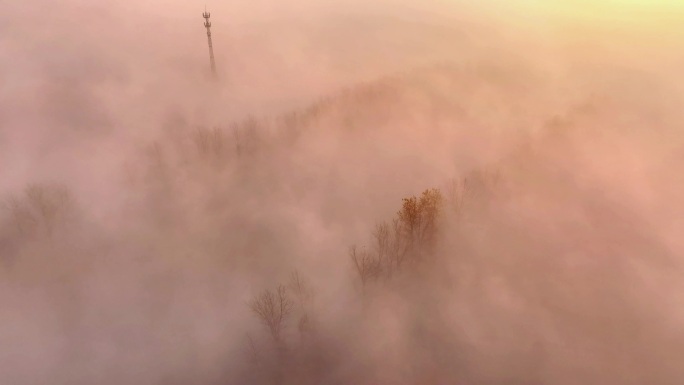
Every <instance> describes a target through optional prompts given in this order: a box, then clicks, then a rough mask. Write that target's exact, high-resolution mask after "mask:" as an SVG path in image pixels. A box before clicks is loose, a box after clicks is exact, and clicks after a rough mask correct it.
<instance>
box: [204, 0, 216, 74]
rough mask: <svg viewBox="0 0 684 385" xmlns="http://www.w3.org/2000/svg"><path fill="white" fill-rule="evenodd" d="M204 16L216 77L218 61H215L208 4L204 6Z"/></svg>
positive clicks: (210, 55) (212, 67)
mask: <svg viewBox="0 0 684 385" xmlns="http://www.w3.org/2000/svg"><path fill="white" fill-rule="evenodd" d="M202 17H204V26H205V27H206V28H207V40H208V41H209V62H210V64H211V75H212V76H214V77H216V62H215V61H214V46H213V45H212V44H211V21H209V17H211V13H209V12H207V6H206V5H205V6H204V13H203V14H202Z"/></svg>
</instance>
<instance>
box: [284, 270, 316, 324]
mask: <svg viewBox="0 0 684 385" xmlns="http://www.w3.org/2000/svg"><path fill="white" fill-rule="evenodd" d="M288 286H289V288H290V290H292V292H293V293H294V295H295V297H296V298H297V301H298V302H299V310H300V316H299V322H298V324H297V327H298V330H299V333H300V335H301V336H302V337H304V335H305V334H306V333H308V332H311V331H313V326H314V325H313V322H312V320H311V316H310V310H311V309H310V306H311V302H312V301H313V296H314V292H313V289H312V288H311V286H310V285H309V283H308V282H307V281H306V279H304V277H302V275H301V274H300V273H299V271H297V270H295V271H294V272H293V273H292V275H291V276H290V282H289V284H288Z"/></svg>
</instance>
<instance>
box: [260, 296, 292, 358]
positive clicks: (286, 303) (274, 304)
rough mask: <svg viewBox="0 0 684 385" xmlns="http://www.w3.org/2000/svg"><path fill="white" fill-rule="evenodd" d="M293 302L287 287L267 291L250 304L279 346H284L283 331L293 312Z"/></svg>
mask: <svg viewBox="0 0 684 385" xmlns="http://www.w3.org/2000/svg"><path fill="white" fill-rule="evenodd" d="M292 306H293V302H292V300H291V299H290V298H289V297H288V295H287V290H286V288H285V286H283V285H280V286H278V288H277V289H276V290H275V291H273V290H268V289H267V290H265V291H263V292H262V293H261V294H259V295H257V296H256V297H255V298H254V299H252V301H251V302H250V303H249V307H250V308H251V309H252V311H253V312H254V314H256V316H257V317H258V318H259V320H261V322H262V323H263V324H264V326H266V328H267V329H268V331H269V332H270V333H271V337H273V341H274V342H275V343H276V345H277V346H279V347H281V346H282V342H283V341H282V331H283V328H284V327H285V321H286V320H287V317H288V315H290V312H291V311H292Z"/></svg>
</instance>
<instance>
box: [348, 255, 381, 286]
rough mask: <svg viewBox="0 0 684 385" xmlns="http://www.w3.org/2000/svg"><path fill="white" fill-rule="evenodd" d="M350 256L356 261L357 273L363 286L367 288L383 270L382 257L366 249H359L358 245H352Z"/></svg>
mask: <svg viewBox="0 0 684 385" xmlns="http://www.w3.org/2000/svg"><path fill="white" fill-rule="evenodd" d="M349 256H350V257H351V260H352V262H353V263H354V268H355V269H356V273H357V274H358V275H359V279H360V280H361V287H362V288H365V287H366V285H367V284H368V282H369V281H370V280H371V279H372V278H376V277H378V276H379V275H380V273H381V272H382V264H381V261H380V259H378V258H377V256H375V255H373V254H372V253H369V252H368V251H366V250H360V251H359V250H358V249H357V248H356V246H352V247H351V249H350V250H349Z"/></svg>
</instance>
